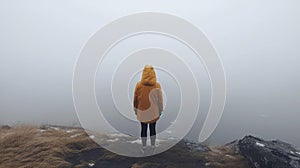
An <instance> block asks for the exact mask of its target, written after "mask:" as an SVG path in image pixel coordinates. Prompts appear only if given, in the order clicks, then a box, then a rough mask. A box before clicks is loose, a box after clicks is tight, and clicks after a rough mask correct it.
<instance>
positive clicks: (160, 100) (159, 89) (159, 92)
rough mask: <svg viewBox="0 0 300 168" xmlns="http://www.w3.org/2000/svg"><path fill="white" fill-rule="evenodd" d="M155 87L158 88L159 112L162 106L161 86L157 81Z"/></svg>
mask: <svg viewBox="0 0 300 168" xmlns="http://www.w3.org/2000/svg"><path fill="white" fill-rule="evenodd" d="M157 88H158V110H159V112H160V113H161V112H162V111H163V109H164V107H163V96H162V90H161V86H160V84H159V83H157Z"/></svg>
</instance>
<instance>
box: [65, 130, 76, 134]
mask: <svg viewBox="0 0 300 168" xmlns="http://www.w3.org/2000/svg"><path fill="white" fill-rule="evenodd" d="M74 131H76V130H74V129H70V130H66V133H72V132H74Z"/></svg>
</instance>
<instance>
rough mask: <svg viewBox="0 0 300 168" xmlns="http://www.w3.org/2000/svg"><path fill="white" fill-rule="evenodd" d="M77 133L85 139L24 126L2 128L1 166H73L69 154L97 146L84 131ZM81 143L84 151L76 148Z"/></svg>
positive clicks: (0, 142) (78, 130)
mask: <svg viewBox="0 0 300 168" xmlns="http://www.w3.org/2000/svg"><path fill="white" fill-rule="evenodd" d="M76 132H78V133H81V136H77V137H74V138H70V135H69V133H67V132H66V131H58V130H55V129H48V130H43V129H39V128H38V127H34V126H24V125H23V126H16V127H13V128H10V129H0V137H1V138H0V167H1V168H2V167H3V168H7V167H24V168H25V167H70V166H71V163H69V162H67V161H65V160H64V158H65V156H66V155H67V154H68V153H74V152H76V151H78V150H82V148H92V147H95V144H94V143H91V140H89V139H88V137H87V135H86V134H85V133H84V131H82V130H80V129H77V130H76ZM74 144H77V145H74ZM78 144H82V145H81V146H82V148H81V149H76V147H74V146H78Z"/></svg>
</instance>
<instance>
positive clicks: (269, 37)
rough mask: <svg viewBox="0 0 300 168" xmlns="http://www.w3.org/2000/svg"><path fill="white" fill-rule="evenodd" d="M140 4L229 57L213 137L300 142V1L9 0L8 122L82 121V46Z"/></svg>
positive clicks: (4, 110) (2, 12) (5, 54)
mask: <svg viewBox="0 0 300 168" xmlns="http://www.w3.org/2000/svg"><path fill="white" fill-rule="evenodd" d="M117 4H118V5H117ZM142 11H155V12H166V13H170V14H175V15H177V16H179V17H182V18H184V19H186V20H188V21H190V22H191V23H193V24H194V25H196V26H197V27H199V28H200V29H201V30H202V31H203V32H204V33H205V34H206V35H207V37H208V39H209V40H210V41H211V42H212V44H213V45H214V47H215V48H216V50H217V52H218V54H219V56H220V57H221V59H222V61H223V64H224V69H225V73H226V78H227V101H226V105H225V110H224V113H223V116H222V118H221V121H220V123H219V125H218V127H217V129H216V130H215V132H214V133H213V135H212V137H211V138H210V140H209V141H210V142H211V143H213V144H220V143H225V142H228V141H230V140H233V139H236V138H240V137H242V136H244V135H245V134H254V135H257V136H260V137H263V138H267V139H273V138H275V139H281V140H284V141H287V142H290V143H292V144H295V145H297V146H300V143H299V142H300V141H299V140H300V134H299V131H298V129H299V128H300V122H299V118H300V113H299V109H300V79H299V74H300V66H299V63H300V57H299V56H300V47H299V44H300V22H299V20H300V2H299V1H297V0H288V1H284V0H281V1H278V0H275V1H271V0H266V1H259V0H253V1H244V2H242V1H238V0H236V1H225V0H224V1H208V0H207V1H184V2H183V1H181V2H174V1H157V0H154V1H151V2H150V1H141V0H139V1H137V0H136V1H130V2H125V1H107V2H105V1H102V2H99V1H76V0H74V1H58V0H52V1H43V2H42V1H38V0H28V1H26V3H25V1H8V0H7V1H4V0H3V1H1V2H0V20H1V22H0V37H1V38H0V55H1V57H0V83H1V87H0V93H1V96H0V124H17V123H35V124H40V123H49V124H60V125H73V124H76V123H78V119H77V116H76V113H75V109H74V106H73V101H72V88H71V86H72V73H73V68H74V64H75V62H76V59H77V57H78V56H79V53H80V50H81V48H82V47H83V46H84V44H85V43H86V42H87V41H88V39H89V37H90V36H91V35H93V34H94V33H95V32H96V31H97V30H98V29H99V28H101V27H102V26H103V25H105V24H107V23H109V22H110V21H112V20H114V19H117V18H119V17H122V16H125V15H128V14H133V13H137V12H142ZM149 38H155V37H149ZM136 40H137V39H136ZM133 43H134V39H133ZM133 43H131V44H133ZM173 47H174V46H173ZM198 73H200V74H201V73H202V72H198ZM162 76H163V75H162ZM200 78H201V77H200ZM203 78H205V77H203ZM136 80H137V79H136ZM162 86H164V84H163V83H162ZM131 87H132V86H131ZM204 88H205V87H204ZM207 92H209V91H207ZM97 94H98V95H99V94H100V95H101V93H100V92H97ZM205 96H206V99H204V100H207V99H208V97H209V94H206V93H205V92H204V97H205ZM204 102H205V101H204ZM198 120H199V122H201V121H202V120H203V115H202V116H201V115H199V118H198ZM199 125H200V124H199ZM193 130H194V131H196V129H193ZM193 135H194V134H193V131H192V132H191V134H190V135H189V137H190V138H192V139H194V138H195V137H194V136H193Z"/></svg>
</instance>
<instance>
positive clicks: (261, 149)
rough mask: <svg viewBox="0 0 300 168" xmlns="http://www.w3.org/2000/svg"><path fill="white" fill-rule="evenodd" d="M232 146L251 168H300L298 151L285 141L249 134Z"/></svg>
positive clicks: (299, 153)
mask: <svg viewBox="0 0 300 168" xmlns="http://www.w3.org/2000/svg"><path fill="white" fill-rule="evenodd" d="M234 146H236V147H237V149H238V150H237V152H239V153H240V154H241V155H243V156H244V157H245V158H246V159H247V160H248V161H249V163H250V165H251V166H252V167H253V168H300V152H299V151H298V150H296V149H295V147H293V146H292V145H290V144H288V143H286V142H283V141H280V140H272V141H266V140H263V139H260V138H257V137H254V136H250V135H249V136H245V137H244V138H243V139H241V140H239V141H236V142H235V145H234Z"/></svg>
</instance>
